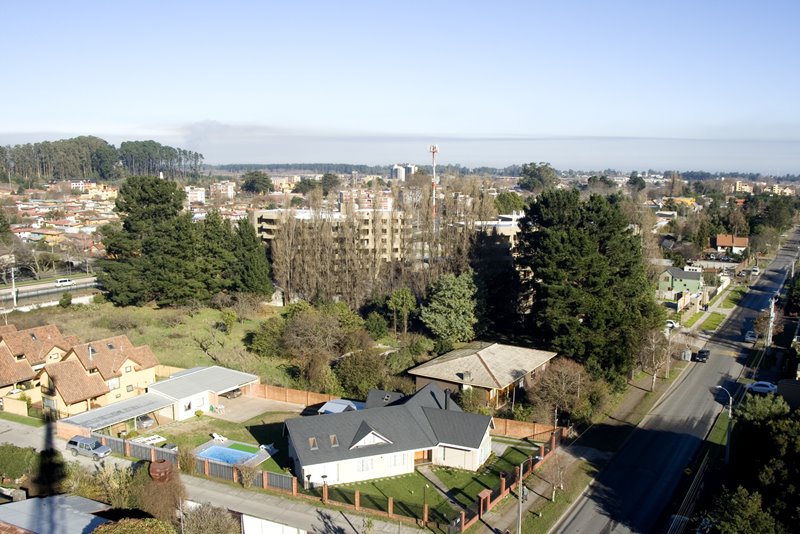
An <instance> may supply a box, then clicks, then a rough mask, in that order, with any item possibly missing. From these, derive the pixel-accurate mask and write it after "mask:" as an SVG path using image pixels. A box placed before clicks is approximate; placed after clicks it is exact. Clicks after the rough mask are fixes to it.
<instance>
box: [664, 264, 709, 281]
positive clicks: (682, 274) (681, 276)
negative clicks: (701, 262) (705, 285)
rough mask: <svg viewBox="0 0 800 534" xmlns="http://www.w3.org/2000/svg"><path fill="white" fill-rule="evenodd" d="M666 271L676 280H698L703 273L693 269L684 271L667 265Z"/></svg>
mask: <svg viewBox="0 0 800 534" xmlns="http://www.w3.org/2000/svg"><path fill="white" fill-rule="evenodd" d="M666 271H667V272H668V273H669V274H670V275H671V276H672V277H673V278H677V279H678V280H700V277H701V276H703V273H696V272H694V271H684V270H683V269H678V268H677V267H669V268H668V269H666Z"/></svg>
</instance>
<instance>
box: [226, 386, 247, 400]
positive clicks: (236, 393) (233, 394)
mask: <svg viewBox="0 0 800 534" xmlns="http://www.w3.org/2000/svg"><path fill="white" fill-rule="evenodd" d="M221 396H222V397H225V398H226V399H235V398H236V397H241V396H242V390H241V389H239V388H236V389H232V390H230V391H226V392H225V393H222V394H221Z"/></svg>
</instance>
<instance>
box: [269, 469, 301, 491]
mask: <svg viewBox="0 0 800 534" xmlns="http://www.w3.org/2000/svg"><path fill="white" fill-rule="evenodd" d="M261 487H262V488H264V489H267V488H268V487H269V475H267V472H266V471H261ZM292 490H293V491H292V495H294V487H292Z"/></svg>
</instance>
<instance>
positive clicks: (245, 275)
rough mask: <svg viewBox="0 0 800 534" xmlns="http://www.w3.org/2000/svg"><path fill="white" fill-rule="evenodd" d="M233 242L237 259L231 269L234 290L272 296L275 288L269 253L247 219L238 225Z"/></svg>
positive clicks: (240, 221) (241, 220)
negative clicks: (268, 257) (271, 277)
mask: <svg viewBox="0 0 800 534" xmlns="http://www.w3.org/2000/svg"><path fill="white" fill-rule="evenodd" d="M233 242H234V248H233V254H234V257H235V258H236V261H235V263H234V264H233V265H232V266H231V269H230V278H231V281H232V284H233V288H234V289H235V290H236V291H241V292H244V293H256V294H258V295H271V294H272V292H273V291H274V287H273V285H272V280H271V279H270V268H269V261H268V260H267V251H266V248H265V247H264V245H262V244H261V242H260V241H259V240H258V236H257V235H256V230H255V228H253V226H252V225H251V224H250V223H249V222H248V220H247V219H240V220H239V222H238V223H237V224H236V232H235V234H234V238H233Z"/></svg>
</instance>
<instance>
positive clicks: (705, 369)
mask: <svg viewBox="0 0 800 534" xmlns="http://www.w3.org/2000/svg"><path fill="white" fill-rule="evenodd" d="M798 235H800V234H795V236H794V237H793V238H792V241H790V243H789V245H788V246H787V247H785V248H784V249H783V250H781V252H780V253H779V254H778V255H777V257H776V258H775V260H774V261H773V262H772V263H771V264H770V266H769V268H768V269H766V270H765V272H763V274H762V275H761V276H760V277H759V278H758V280H756V281H754V285H753V286H752V288H753V289H752V290H751V291H750V292H749V293H748V295H747V296H746V297H745V298H743V299H742V301H741V303H740V306H739V307H737V308H736V309H735V310H733V311H732V312H731V313H730V315H729V320H728V322H726V324H725V325H724V327H723V328H721V329H719V331H718V332H717V333H715V335H714V336H713V338H712V339H710V340H709V342H708V344H707V345H706V346H707V348H710V349H711V358H710V359H709V361H708V363H693V364H691V365H690V366H689V367H688V368H687V369H686V371H684V373H683V374H682V375H681V377H680V378H679V379H678V380H677V381H676V383H675V384H674V385H673V386H672V387H671V388H670V390H669V391H668V392H667V393H666V395H665V396H664V397H663V398H662V399H661V401H659V403H657V404H656V405H655V406H654V407H653V409H652V411H651V412H650V414H649V415H648V417H647V418H645V420H644V421H642V424H641V425H640V426H639V428H637V429H636V430H635V431H634V433H633V434H632V435H631V437H630V439H629V440H628V441H627V442H626V443H625V445H624V446H623V448H622V449H621V450H620V451H619V452H618V453H617V454H616V456H615V457H614V459H612V460H611V462H610V463H609V464H608V466H607V467H606V469H605V470H604V471H603V472H602V473H601V474H600V475H599V476H598V478H597V479H596V480H595V482H594V483H593V484H592V485H591V486H590V488H589V489H588V490H587V491H586V492H585V493H584V495H583V496H582V497H581V498H580V499H579V500H578V501H577V502H576V503H575V505H573V507H572V508H571V509H570V510H569V512H568V513H567V514H566V515H565V516H564V517H563V518H562V520H561V521H560V522H559V524H558V525H556V527H555V528H554V529H553V531H554V532H564V533H570V534H578V533H580V534H586V533H603V534H610V533H629V532H653V531H654V530H655V529H656V528H657V526H658V525H657V523H658V520H659V518H660V515H661V513H662V511H663V508H664V506H666V504H667V503H669V502H670V498H671V496H672V494H673V492H674V491H675V488H676V486H677V484H678V482H679V481H680V478H681V477H682V476H684V475H683V471H684V469H685V468H686V466H687V465H688V464H689V462H690V460H691V458H692V456H693V455H694V454H695V453H696V451H697V449H698V447H699V446H700V444H701V443H702V441H703V440H704V439H705V436H706V435H707V433H708V431H709V429H710V427H711V424H712V423H713V421H714V418H715V417H716V415H717V414H718V413H719V411H720V410H721V409H722V408H723V406H724V405H725V404H726V403H727V400H728V398H727V395H726V394H725V393H722V394H720V393H719V392H718V391H717V390H715V389H714V386H717V385H721V386H723V387H726V388H727V389H728V390H729V391H731V392H732V393H733V392H734V391H733V390H734V389H735V385H734V383H735V380H736V378H737V377H738V376H739V375H740V373H741V371H742V363H743V362H744V359H745V356H746V354H747V349H748V348H749V345H746V344H745V343H744V342H743V341H742V338H743V334H744V332H746V331H747V330H750V329H751V325H752V322H753V321H754V319H755V317H756V316H757V315H758V314H759V313H760V311H761V310H762V309H764V308H766V307H767V306H768V302H769V299H770V298H771V297H772V295H774V293H775V292H776V291H777V289H778V288H779V287H780V284H781V283H782V281H783V280H784V279H785V277H786V275H787V272H788V266H789V265H790V264H791V261H792V259H793V258H794V257H795V256H796V254H797V252H796V248H795V245H796V243H797V241H796V240H797V239H798Z"/></svg>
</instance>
